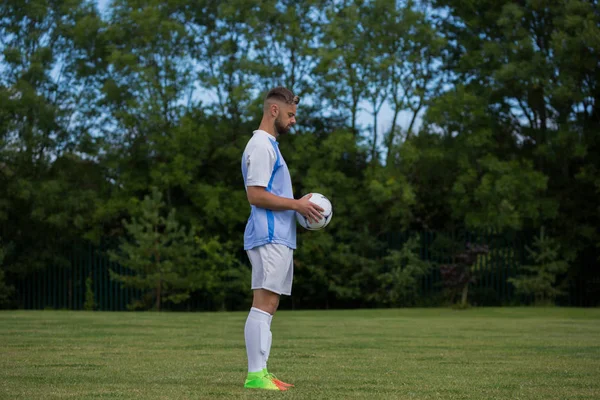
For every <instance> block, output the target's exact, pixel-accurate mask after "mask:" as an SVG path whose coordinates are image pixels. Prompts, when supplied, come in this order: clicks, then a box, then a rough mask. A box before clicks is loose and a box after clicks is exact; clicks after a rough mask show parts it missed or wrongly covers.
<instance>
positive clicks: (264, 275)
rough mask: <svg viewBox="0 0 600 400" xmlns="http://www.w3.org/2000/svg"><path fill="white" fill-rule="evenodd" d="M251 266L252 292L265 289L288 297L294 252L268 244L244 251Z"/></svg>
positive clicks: (292, 273) (277, 245)
mask: <svg viewBox="0 0 600 400" xmlns="http://www.w3.org/2000/svg"><path fill="white" fill-rule="evenodd" d="M246 253H248V258H249V259H250V263H251V264H252V290H254V289H266V290H268V291H270V292H274V293H277V294H280V295H281V294H283V295H286V296H290V295H291V294H292V280H293V278H294V250H293V249H290V248H289V247H287V246H286V245H283V244H274V243H269V244H265V245H263V246H259V247H255V248H253V249H250V250H246Z"/></svg>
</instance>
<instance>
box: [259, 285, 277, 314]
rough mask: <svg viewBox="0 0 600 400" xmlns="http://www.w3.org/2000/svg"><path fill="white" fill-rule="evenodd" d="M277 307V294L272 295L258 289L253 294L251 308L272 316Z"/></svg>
mask: <svg viewBox="0 0 600 400" xmlns="http://www.w3.org/2000/svg"><path fill="white" fill-rule="evenodd" d="M278 306H279V295H278V294H277V293H273V292H270V291H268V290H264V289H258V290H256V291H255V292H254V301H253V302H252V307H255V308H258V309H259V310H262V311H265V312H268V313H269V314H271V315H273V314H275V311H276V310H277V307H278Z"/></svg>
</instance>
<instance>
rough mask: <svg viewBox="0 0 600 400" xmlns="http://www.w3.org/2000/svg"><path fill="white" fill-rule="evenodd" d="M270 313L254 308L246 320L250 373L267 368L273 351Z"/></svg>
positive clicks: (245, 333) (245, 329)
mask: <svg viewBox="0 0 600 400" xmlns="http://www.w3.org/2000/svg"><path fill="white" fill-rule="evenodd" d="M272 318H273V316H272V315H271V314H269V313H268V312H265V311H262V310H259V309H258V308H254V307H252V308H251V309H250V313H249V314H248V319H247V320H246V327H245V328H244V337H245V339H246V354H247V355H248V372H259V371H262V370H263V369H265V368H267V359H268V358H269V352H270V350H271V329H270V325H271V319H272Z"/></svg>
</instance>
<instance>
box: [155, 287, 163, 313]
mask: <svg viewBox="0 0 600 400" xmlns="http://www.w3.org/2000/svg"><path fill="white" fill-rule="evenodd" d="M161 286H162V281H161V280H159V281H158V284H157V285H156V311H160V296H161V293H160V291H161Z"/></svg>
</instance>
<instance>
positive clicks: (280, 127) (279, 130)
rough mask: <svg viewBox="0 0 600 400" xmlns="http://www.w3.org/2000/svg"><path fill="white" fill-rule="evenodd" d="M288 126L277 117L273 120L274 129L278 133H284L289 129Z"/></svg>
mask: <svg viewBox="0 0 600 400" xmlns="http://www.w3.org/2000/svg"><path fill="white" fill-rule="evenodd" d="M290 128H291V127H290V126H285V125H283V124H282V123H281V121H280V120H279V118H277V119H276V120H275V130H276V131H277V133H278V134H279V135H284V134H286V133H288V132H289V131H290Z"/></svg>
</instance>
